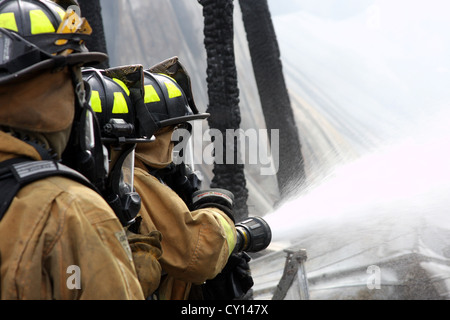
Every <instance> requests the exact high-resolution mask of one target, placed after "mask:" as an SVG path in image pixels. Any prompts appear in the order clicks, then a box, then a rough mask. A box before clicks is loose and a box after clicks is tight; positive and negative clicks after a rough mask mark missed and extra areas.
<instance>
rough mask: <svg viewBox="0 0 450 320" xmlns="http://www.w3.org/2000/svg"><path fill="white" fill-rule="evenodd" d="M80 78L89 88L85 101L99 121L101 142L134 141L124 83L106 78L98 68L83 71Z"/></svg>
mask: <svg viewBox="0 0 450 320" xmlns="http://www.w3.org/2000/svg"><path fill="white" fill-rule="evenodd" d="M82 75H83V79H84V80H85V81H86V82H87V83H88V84H89V87H90V94H89V97H88V99H89V101H90V105H91V108H92V110H93V111H94V112H95V113H96V116H97V119H98V121H99V125H100V128H101V134H102V139H103V140H104V141H105V140H106V141H108V140H110V141H113V139H114V140H116V139H119V138H120V139H134V138H137V133H136V130H135V119H136V115H135V108H134V106H133V103H132V101H131V99H130V91H129V89H128V88H127V86H126V85H125V83H124V82H123V81H122V80H120V79H118V78H110V77H108V76H106V75H105V70H102V69H96V68H83V70H82Z"/></svg>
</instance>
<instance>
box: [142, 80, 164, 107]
mask: <svg viewBox="0 0 450 320" xmlns="http://www.w3.org/2000/svg"><path fill="white" fill-rule="evenodd" d="M158 101H161V99H159V96H158V93H157V92H156V90H155V88H154V87H153V86H152V85H151V84H149V85H146V86H144V103H150V102H158Z"/></svg>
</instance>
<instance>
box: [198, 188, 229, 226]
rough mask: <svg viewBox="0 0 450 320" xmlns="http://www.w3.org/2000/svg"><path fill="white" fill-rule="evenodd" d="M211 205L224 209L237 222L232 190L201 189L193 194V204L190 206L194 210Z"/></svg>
mask: <svg viewBox="0 0 450 320" xmlns="http://www.w3.org/2000/svg"><path fill="white" fill-rule="evenodd" d="M211 207H213V208H218V209H220V210H222V211H223V212H224V213H225V214H226V215H227V216H228V217H229V218H230V219H231V220H232V221H233V222H235V220H234V216H233V209H234V195H233V193H232V192H230V191H228V190H225V189H220V188H212V189H205V190H199V191H196V192H194V193H193V194H192V205H191V206H190V209H191V210H192V211H193V210H198V209H202V208H211Z"/></svg>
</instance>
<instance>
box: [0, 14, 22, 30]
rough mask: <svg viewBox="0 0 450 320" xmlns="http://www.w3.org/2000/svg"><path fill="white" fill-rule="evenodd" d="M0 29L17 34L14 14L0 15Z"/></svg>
mask: <svg viewBox="0 0 450 320" xmlns="http://www.w3.org/2000/svg"><path fill="white" fill-rule="evenodd" d="M0 28H5V29H9V30H12V31H16V32H18V31H19V29H17V23H16V18H15V16H14V12H5V13H0Z"/></svg>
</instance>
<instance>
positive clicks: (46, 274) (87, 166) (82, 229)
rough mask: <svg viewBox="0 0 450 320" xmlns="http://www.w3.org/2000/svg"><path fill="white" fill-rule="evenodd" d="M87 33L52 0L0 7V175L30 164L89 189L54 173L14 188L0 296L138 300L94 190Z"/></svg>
mask: <svg viewBox="0 0 450 320" xmlns="http://www.w3.org/2000/svg"><path fill="white" fill-rule="evenodd" d="M89 33H90V28H89V24H88V23H87V21H86V20H85V19H83V18H80V17H79V16H78V14H76V12H75V11H74V10H72V9H70V8H68V9H67V11H65V10H64V8H62V7H61V6H59V5H57V4H56V3H54V2H52V1H47V0H4V1H0V48H1V50H2V55H1V57H0V59H1V61H0V101H1V102H0V106H1V107H0V128H1V130H0V150H1V152H0V161H1V162H2V163H1V167H2V173H4V174H3V175H2V178H4V176H6V175H7V174H5V171H4V170H6V172H9V171H8V170H13V168H15V169H17V167H16V166H15V165H16V164H17V163H19V164H22V162H19V160H20V161H22V160H32V161H29V162H26V163H27V164H28V165H30V164H31V165H33V164H41V163H45V164H47V165H48V164H50V165H53V166H54V167H56V168H64V166H63V163H67V164H68V166H67V167H66V168H69V167H70V165H72V166H73V167H75V168H80V171H83V174H84V176H86V177H89V178H90V179H91V182H92V185H93V187H92V188H90V187H87V186H86V185H88V184H86V185H83V184H82V183H80V182H78V181H75V180H73V179H71V178H68V177H65V176H60V175H53V176H50V177H43V178H42V179H39V180H36V181H34V182H30V183H29V184H27V185H25V186H23V187H21V188H20V189H19V191H18V192H17V193H16V195H15V197H14V198H12V200H11V202H10V204H9V206H8V207H7V210H6V212H5V213H4V215H3V217H2V220H1V221H0V234H1V238H2V240H1V241H0V258H1V274H0V277H1V279H0V294H1V298H2V299H33V300H39V299H143V298H144V295H143V293H142V288H141V285H140V283H139V280H138V277H137V274H136V270H135V267H134V264H133V260H132V259H133V258H132V254H131V250H130V246H129V243H128V241H127V237H126V234H125V231H124V228H123V226H122V224H121V223H120V221H119V219H118V218H117V217H116V215H115V213H114V211H113V210H112V209H111V207H110V206H109V205H108V204H107V202H106V201H105V200H104V199H103V198H102V196H101V195H100V194H99V192H98V188H100V187H102V184H103V183H104V181H105V179H106V178H105V177H106V174H107V171H108V170H107V167H106V166H105V164H106V162H105V161H104V160H105V154H104V150H103V146H102V145H101V142H100V143H99V136H98V135H97V133H98V128H97V127H96V121H95V114H94V113H93V112H92V109H91V108H90V106H89V105H88V104H87V103H86V101H85V99H84V97H85V96H86V94H87V90H88V89H89V88H88V86H86V88H85V87H84V85H85V83H84V82H83V81H82V77H81V65H83V64H88V63H98V62H100V61H103V60H104V59H106V58H107V57H106V55H104V54H101V53H94V52H88V51H87V49H86V48H85V46H84V41H85V40H86V38H87V36H88V34H89ZM96 128H97V129H96ZM41 160H46V161H45V162H39V161H41ZM66 161H67V162H66ZM16 162H17V163H16ZM13 163H14V165H13ZM32 167H33V168H36V166H32ZM43 169H45V168H44V167H41V168H39V167H38V170H37V171H40V172H43ZM72 169H73V168H72ZM61 170H62V169H61ZM66 171H67V170H66ZM69 171H70V170H69ZM73 171H74V170H73ZM11 172H12V171H11ZM17 172H19V171H16V173H17ZM19 173H20V174H21V177H22V176H24V177H26V176H27V175H28V174H31V172H28V171H20V172H19ZM10 176H12V175H11V174H10ZM1 185H4V184H3V182H0V186H1ZM2 196H3V197H5V193H4V192H2ZM2 200H3V199H2ZM2 203H4V202H2Z"/></svg>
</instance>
